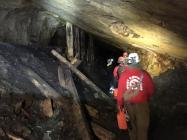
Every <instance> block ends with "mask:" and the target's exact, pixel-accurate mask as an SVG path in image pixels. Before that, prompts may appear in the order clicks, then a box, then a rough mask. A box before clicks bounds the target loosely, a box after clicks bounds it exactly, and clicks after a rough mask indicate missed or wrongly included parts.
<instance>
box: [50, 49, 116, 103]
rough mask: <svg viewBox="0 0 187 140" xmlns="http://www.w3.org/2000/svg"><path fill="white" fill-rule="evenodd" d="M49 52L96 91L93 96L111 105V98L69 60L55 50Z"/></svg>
mask: <svg viewBox="0 0 187 140" xmlns="http://www.w3.org/2000/svg"><path fill="white" fill-rule="evenodd" d="M51 53H52V54H53V55H54V56H55V57H57V58H58V60H60V61H61V62H62V63H64V64H66V65H67V66H68V67H69V68H70V69H71V70H72V72H74V73H75V74H76V75H77V76H78V77H79V78H80V79H81V80H83V81H84V82H85V83H86V84H87V85H88V86H89V87H91V88H92V89H94V90H95V91H96V92H97V93H95V95H94V97H95V98H100V99H103V100H105V101H107V102H108V103H109V104H111V105H113V101H112V99H111V98H110V97H109V96H107V95H106V94H105V93H104V92H103V91H102V90H101V89H100V88H99V87H97V86H96V85H95V84H94V83H93V82H92V81H91V80H89V79H88V78H87V77H86V76H85V75H84V74H83V73H81V72H80V71H79V70H78V69H77V68H75V67H74V66H73V65H72V64H71V63H70V62H68V61H67V60H66V58H64V57H63V56H61V55H60V54H59V53H58V52H56V51H55V50H52V51H51Z"/></svg>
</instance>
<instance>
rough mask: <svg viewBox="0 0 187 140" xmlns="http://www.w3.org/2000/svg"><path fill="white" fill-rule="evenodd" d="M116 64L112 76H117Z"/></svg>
mask: <svg viewBox="0 0 187 140" xmlns="http://www.w3.org/2000/svg"><path fill="white" fill-rule="evenodd" d="M117 73H118V66H116V67H115V68H114V71H113V76H114V78H116V77H117V76H118V74H117Z"/></svg>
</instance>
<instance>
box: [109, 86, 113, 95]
mask: <svg viewBox="0 0 187 140" xmlns="http://www.w3.org/2000/svg"><path fill="white" fill-rule="evenodd" d="M109 94H110V95H113V94H114V87H113V86H111V87H110V89H109Z"/></svg>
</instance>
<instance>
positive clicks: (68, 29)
mask: <svg viewBox="0 0 187 140" xmlns="http://www.w3.org/2000/svg"><path fill="white" fill-rule="evenodd" d="M66 43H67V57H68V59H69V60H71V59H72V58H73V55H74V50H73V25H72V24H71V23H69V22H66Z"/></svg>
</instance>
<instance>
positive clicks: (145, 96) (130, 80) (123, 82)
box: [117, 67, 154, 107]
mask: <svg viewBox="0 0 187 140" xmlns="http://www.w3.org/2000/svg"><path fill="white" fill-rule="evenodd" d="M142 74H143V79H142V83H141V84H140V90H139V93H138V94H137V95H136V96H134V97H132V98H130V99H129V101H128V102H131V103H140V102H146V101H149V99H150V97H151V95H152V94H153V92H154V84H153V81H152V78H151V76H150V75H149V74H148V72H146V71H144V70H141V69H138V68H132V67H126V68H125V71H124V72H123V73H122V74H121V75H120V79H119V81H118V95H117V103H118V105H120V106H121V107H122V106H123V105H124V101H123V94H124V92H125V91H126V90H127V89H129V87H131V86H132V85H133V84H136V83H137V82H138V81H139V80H140V79H141V75H142ZM129 94H131V93H129Z"/></svg>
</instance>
